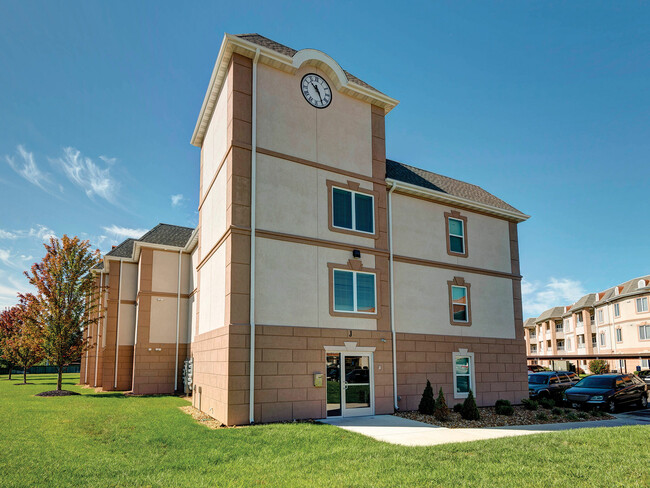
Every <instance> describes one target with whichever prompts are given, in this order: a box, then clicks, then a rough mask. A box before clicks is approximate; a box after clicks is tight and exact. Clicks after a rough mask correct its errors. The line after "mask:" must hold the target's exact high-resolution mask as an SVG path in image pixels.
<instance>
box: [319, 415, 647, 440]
mask: <svg viewBox="0 0 650 488" xmlns="http://www.w3.org/2000/svg"><path fill="white" fill-rule="evenodd" d="M615 417H616V419H613V420H592V421H587V422H567V423H563V424H542V425H517V426H509V427H489V428H483V429H449V428H447V427H438V426H436V425H431V424H425V423H423V422H417V421H415V420H409V419H405V418H402V417H396V416H394V415H374V416H368V417H343V418H336V419H325V420H321V421H320V422H322V423H324V424H330V425H335V426H337V427H340V428H342V429H345V430H349V431H350V432H357V433H359V434H363V435H366V436H368V437H372V438H373V439H377V440H378V441H383V442H389V443H391V444H401V445H403V446H435V445H438V444H449V443H452V442H468V441H478V440H483V439H496V438H499V437H514V436H520V435H530V434H541V433H547V432H557V431H561V430H570V429H585V428H593V427H621V426H624V425H647V426H650V410H643V411H637V412H627V413H622V414H617V415H615Z"/></svg>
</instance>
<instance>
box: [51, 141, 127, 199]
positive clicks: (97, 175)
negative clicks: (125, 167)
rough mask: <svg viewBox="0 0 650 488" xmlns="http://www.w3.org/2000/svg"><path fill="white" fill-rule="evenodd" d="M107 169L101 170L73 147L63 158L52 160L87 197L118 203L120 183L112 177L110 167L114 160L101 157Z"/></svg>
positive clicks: (67, 148)
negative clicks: (96, 197)
mask: <svg viewBox="0 0 650 488" xmlns="http://www.w3.org/2000/svg"><path fill="white" fill-rule="evenodd" d="M100 159H102V161H104V163H106V165H107V167H105V168H101V167H100V166H99V165H98V164H96V163H95V162H94V161H93V160H92V159H90V158H88V157H85V156H83V155H82V154H81V152H80V151H79V150H77V149H75V148H73V147H66V148H64V149H63V156H62V157H60V158H55V159H51V160H50V161H51V162H52V163H54V164H57V165H58V166H59V167H61V168H62V169H63V172H64V173H65V175H66V176H67V177H68V179H69V180H70V181H71V182H72V183H74V184H75V185H77V186H78V187H80V188H81V189H82V190H83V191H85V192H86V195H87V196H88V197H89V198H91V199H94V197H95V196H98V197H100V198H103V199H104V200H106V201H107V202H110V203H113V204H115V203H117V194H118V192H119V183H118V182H117V181H116V180H115V179H114V178H113V177H112V176H111V170H110V168H109V167H108V166H110V165H111V164H113V163H114V161H115V160H114V158H106V157H105V156H104V157H100Z"/></svg>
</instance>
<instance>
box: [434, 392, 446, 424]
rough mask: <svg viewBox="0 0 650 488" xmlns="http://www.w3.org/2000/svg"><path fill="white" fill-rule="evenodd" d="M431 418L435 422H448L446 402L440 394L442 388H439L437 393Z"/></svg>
mask: <svg viewBox="0 0 650 488" xmlns="http://www.w3.org/2000/svg"><path fill="white" fill-rule="evenodd" d="M433 416H434V417H435V418H436V419H437V420H442V421H445V420H449V407H447V402H446V401H445V395H444V393H442V388H440V391H439V392H438V398H436V403H435V407H434V410H433Z"/></svg>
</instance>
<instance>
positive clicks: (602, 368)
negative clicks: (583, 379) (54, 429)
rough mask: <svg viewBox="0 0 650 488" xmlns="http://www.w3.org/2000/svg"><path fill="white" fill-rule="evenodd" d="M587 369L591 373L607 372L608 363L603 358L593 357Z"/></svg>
mask: <svg viewBox="0 0 650 488" xmlns="http://www.w3.org/2000/svg"><path fill="white" fill-rule="evenodd" d="M589 370H590V371H591V372H592V373H593V374H603V373H609V364H608V363H607V361H605V360H604V359H594V360H592V361H589Z"/></svg>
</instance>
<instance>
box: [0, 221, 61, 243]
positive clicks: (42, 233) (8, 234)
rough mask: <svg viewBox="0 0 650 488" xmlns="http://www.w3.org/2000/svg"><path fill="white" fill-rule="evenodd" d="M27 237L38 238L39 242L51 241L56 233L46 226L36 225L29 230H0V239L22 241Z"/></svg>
mask: <svg viewBox="0 0 650 488" xmlns="http://www.w3.org/2000/svg"><path fill="white" fill-rule="evenodd" d="M25 237H36V238H37V239H39V240H43V241H49V240H50V237H56V234H55V232H54V231H53V230H52V229H50V228H49V227H48V226H46V225H41V224H36V226H35V227H32V228H30V229H29V230H3V229H0V239H12V240H14V239H21V238H25Z"/></svg>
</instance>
